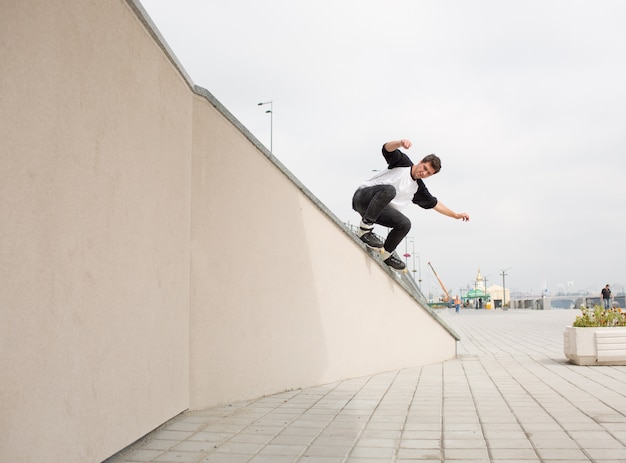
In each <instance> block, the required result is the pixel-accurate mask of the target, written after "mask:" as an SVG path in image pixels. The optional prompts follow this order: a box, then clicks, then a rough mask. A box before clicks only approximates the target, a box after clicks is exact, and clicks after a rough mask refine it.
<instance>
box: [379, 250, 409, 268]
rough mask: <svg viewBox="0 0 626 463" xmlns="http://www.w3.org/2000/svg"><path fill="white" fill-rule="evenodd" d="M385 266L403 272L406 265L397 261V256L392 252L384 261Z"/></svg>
mask: <svg viewBox="0 0 626 463" xmlns="http://www.w3.org/2000/svg"><path fill="white" fill-rule="evenodd" d="M384 262H385V264H387V265H388V266H389V267H391V268H393V269H395V270H404V269H405V268H406V265H404V262H402V261H401V260H400V259H398V255H397V254H396V253H395V252H392V253H391V255H390V256H389V257H387V258H386V259H385V260H384Z"/></svg>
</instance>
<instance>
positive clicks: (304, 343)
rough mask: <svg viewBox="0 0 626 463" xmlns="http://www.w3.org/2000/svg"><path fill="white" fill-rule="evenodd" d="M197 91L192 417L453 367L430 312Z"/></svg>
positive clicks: (451, 348) (450, 347) (449, 345)
mask: <svg viewBox="0 0 626 463" xmlns="http://www.w3.org/2000/svg"><path fill="white" fill-rule="evenodd" d="M200 93H201V94H200V95H199V96H197V97H196V99H195V104H194V130H193V132H194V144H193V145H194V155H193V169H192V178H193V187H192V196H193V201H192V254H191V267H192V272H191V280H192V282H191V284H192V287H191V288H192V289H191V373H190V374H191V381H190V384H191V403H190V406H191V408H202V407H207V406H212V405H216V404H221V403H227V402H230V401H236V400H243V399H247V398H250V397H257V396H259V395H264V394H269V393H272V392H277V391H282V390H286V389H292V388H298V387H304V386H311V385H314V384H324V383H328V382H332V381H335V380H339V379H345V378H349V377H355V376H359V375H365V374H370V373H372V372H379V371H386V370H391V369H396V368H403V367H406V366H410V365H416V364H425V363H432V362H437V361H441V360H445V359H449V358H451V357H453V356H454V355H455V340H454V338H453V337H452V335H451V334H450V333H449V332H448V331H447V330H446V329H445V328H444V327H443V326H442V325H441V324H440V323H439V322H438V321H437V320H436V319H435V318H434V317H433V316H432V314H431V313H430V312H428V311H427V310H425V309H424V308H422V307H420V306H419V305H418V304H417V303H416V301H415V299H414V298H413V297H412V296H411V295H409V294H408V293H407V292H406V291H405V290H404V289H403V288H402V287H400V286H399V285H398V284H397V283H396V282H395V281H394V279H395V277H394V276H393V275H389V274H388V273H387V272H385V270H384V269H383V268H381V266H380V265H378V263H377V262H376V261H374V260H373V259H372V258H371V257H370V256H369V255H368V253H367V252H365V251H364V250H363V248H362V247H361V246H360V245H359V244H357V243H356V242H355V240H354V239H352V238H351V236H350V235H348V234H347V233H346V232H345V230H344V229H343V227H342V226H341V225H340V224H338V223H337V221H336V219H334V217H332V216H331V215H330V213H329V212H328V211H325V210H323V206H321V205H319V204H317V203H316V201H315V200H314V198H310V197H309V194H308V192H307V191H306V190H305V189H304V188H303V187H302V186H301V185H299V184H298V181H297V179H294V178H292V177H291V176H290V174H289V173H288V172H286V171H285V170H284V169H283V168H282V166H281V165H280V163H278V161H276V160H275V159H273V158H272V157H271V155H270V154H269V153H265V155H261V153H259V150H258V148H257V147H256V146H254V145H252V144H250V143H249V142H247V140H246V139H245V138H244V133H242V131H240V130H238V128H237V127H235V126H233V124H231V123H230V122H229V121H228V120H227V119H225V118H224V115H223V114H222V113H221V112H220V111H218V110H217V109H216V108H215V107H214V106H213V105H212V104H211V100H210V98H211V97H210V95H208V94H206V92H205V95H202V93H203V92H202V91H200ZM207 98H209V99H207ZM346 200H349V198H347V199H346Z"/></svg>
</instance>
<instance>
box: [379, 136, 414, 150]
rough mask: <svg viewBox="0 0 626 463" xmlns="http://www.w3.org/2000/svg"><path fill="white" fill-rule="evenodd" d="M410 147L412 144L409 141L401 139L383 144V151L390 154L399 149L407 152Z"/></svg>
mask: <svg viewBox="0 0 626 463" xmlns="http://www.w3.org/2000/svg"><path fill="white" fill-rule="evenodd" d="M412 145H413V143H411V140H407V139H406V138H403V139H402V140H396V141H388V142H387V143H385V151H387V152H389V153H391V152H392V151H395V150H397V149H399V148H404V149H405V150H408V149H409V148H410V147H411V146H412Z"/></svg>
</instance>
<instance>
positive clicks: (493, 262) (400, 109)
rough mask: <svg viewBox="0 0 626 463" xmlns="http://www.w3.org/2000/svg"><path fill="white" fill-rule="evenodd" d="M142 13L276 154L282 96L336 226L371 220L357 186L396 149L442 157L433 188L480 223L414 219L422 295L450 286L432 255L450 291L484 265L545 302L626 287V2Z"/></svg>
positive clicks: (285, 137) (150, 4)
mask: <svg viewBox="0 0 626 463" xmlns="http://www.w3.org/2000/svg"><path fill="white" fill-rule="evenodd" d="M142 4H143V6H144V8H145V9H146V11H147V12H148V14H149V16H150V17H151V18H152V20H153V21H154V23H155V24H156V25H157V27H158V29H159V31H160V33H161V34H162V35H163V37H164V38H165V41H166V42H167V44H168V45H169V46H170V48H171V49H172V50H173V51H174V54H175V55H176V57H177V58H178V60H179V61H180V62H181V63H182V65H183V67H184V68H185V70H186V71H187V73H188V74H189V75H190V77H191V78H192V80H193V81H194V83H195V84H196V85H199V86H201V87H204V88H206V89H207V90H209V91H210V92H211V93H212V94H213V95H214V96H215V97H216V98H217V99H218V100H219V101H220V102H221V103H222V104H223V105H224V106H225V107H226V108H227V109H228V110H229V111H230V112H231V113H233V114H234V116H235V117H236V118H237V119H238V120H239V121H240V122H241V123H242V124H243V125H245V126H246V127H247V128H248V129H249V130H250V131H251V132H252V133H253V134H254V135H255V136H256V137H257V138H258V139H259V140H260V141H261V142H262V143H263V144H265V146H267V147H268V148H269V146H270V116H269V114H266V113H265V112H264V111H265V110H266V109H267V108H268V107H267V106H261V107H259V106H257V103H259V102H264V101H268V100H272V101H273V152H274V154H275V156H276V157H277V158H278V159H280V161H281V162H283V163H284V164H285V165H286V166H287V168H288V169H289V170H290V171H291V172H292V173H293V174H294V175H295V176H296V177H298V178H299V179H300V180H301V181H302V182H303V183H304V184H305V185H306V186H307V187H308V188H309V189H310V190H311V191H312V192H313V194H314V195H315V196H317V197H318V198H319V199H320V200H321V201H322V202H323V203H324V204H326V206H327V207H328V208H329V209H330V210H331V211H333V213H334V214H335V215H337V217H338V218H339V219H340V220H342V221H344V222H350V223H353V224H355V223H358V221H359V220H360V217H359V216H358V214H357V213H356V212H354V211H352V209H351V198H352V194H353V193H354V190H355V189H356V187H357V186H358V185H359V184H360V183H361V182H362V181H364V180H366V179H367V178H369V177H370V176H371V175H372V174H373V173H372V171H373V170H377V169H383V168H385V167H386V164H385V162H384V159H383V158H382V155H381V154H380V148H381V146H382V144H383V143H384V142H386V141H389V140H395V139H399V138H408V139H410V140H411V141H412V142H413V147H412V148H411V149H410V150H406V153H407V154H408V155H409V156H410V157H411V158H412V159H413V161H414V162H418V161H419V160H420V159H421V158H422V157H423V156H424V155H426V154H429V153H435V154H437V155H438V156H439V157H441V159H442V164H443V168H442V170H441V172H440V173H439V174H438V175H435V176H433V177H431V178H429V179H427V180H426V184H427V186H428V188H429V189H430V191H431V193H433V194H434V195H435V196H436V197H437V198H438V199H439V200H440V201H441V202H443V203H444V204H446V205H447V206H448V207H450V208H451V209H453V210H455V211H457V212H463V211H464V212H468V213H469V214H470V217H471V220H470V222H469V223H463V222H461V221H457V220H453V219H450V218H448V217H445V216H442V215H440V214H437V213H436V212H434V211H426V210H423V209H420V208H419V207H417V206H409V207H407V209H405V210H404V211H403V212H404V213H405V214H406V215H408V216H409V218H410V219H411V221H412V222H413V228H412V230H411V232H410V233H409V236H410V237H412V243H414V248H415V254H419V257H420V259H419V260H416V264H415V267H416V268H417V269H418V270H421V276H422V279H423V281H422V289H423V292H424V293H425V294H427V295H428V293H429V292H433V293H436V294H439V293H440V291H439V288H438V284H437V281H436V279H435V278H434V277H433V275H432V271H431V270H430V268H429V267H428V265H427V263H428V262H432V265H433V266H434V267H435V270H436V271H437V273H438V274H439V276H440V277H441V278H442V280H443V281H444V283H445V284H446V286H447V287H448V289H449V290H450V292H451V293H452V294H456V293H459V290H460V288H461V287H464V288H466V287H467V285H473V281H474V278H475V276H476V272H477V270H478V269H480V271H481V273H482V274H483V275H484V276H486V277H487V284H488V286H491V285H492V284H498V285H502V276H501V273H502V270H503V269H509V270H507V271H506V273H507V276H506V287H507V288H510V289H512V290H514V291H515V290H517V291H524V292H530V293H533V294H541V293H542V292H543V291H545V290H546V289H547V291H548V293H550V294H554V293H556V292H557V291H559V290H564V289H565V290H567V288H568V287H569V289H570V291H571V290H576V291H580V290H586V289H588V290H590V291H592V292H593V293H598V294H599V292H600V289H601V288H602V287H603V286H604V285H605V284H606V283H610V284H612V285H614V287H613V289H614V292H618V291H621V290H622V288H623V285H625V284H626V259H625V257H626V255H625V252H624V238H623V237H624V235H625V232H626V220H625V217H624V213H625V212H626V208H625V205H626V204H625V203H626V199H625V198H626V187H625V185H624V179H625V178H626V159H625V158H626V27H625V26H624V25H625V24H626V2H624V1H622V0H613V1H609V0H588V1H581V0H524V1H521V0H519V1H507V0H480V1H473V0H385V1H381V0H377V1H373V0H332V1H330V0H315V1H309V0H302V1H293V0H263V1H261V0H219V1H218V0H211V1H201V0H178V1H176V2H172V1H170V0H142ZM378 232H379V234H383V235H384V232H385V231H384V229H379V230H378ZM412 247H413V244H411V241H410V242H409V244H408V248H409V252H411V250H412V249H411V248H412ZM398 251H400V254H404V243H403V244H401V245H400V248H399V249H398ZM320 252H324V247H323V243H320ZM330 258H332V257H330ZM420 261H421V265H418V262H420ZM409 268H410V269H413V263H412V258H411V259H409ZM417 273H420V272H417ZM568 282H569V284H568Z"/></svg>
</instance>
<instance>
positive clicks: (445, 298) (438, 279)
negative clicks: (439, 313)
mask: <svg viewBox="0 0 626 463" xmlns="http://www.w3.org/2000/svg"><path fill="white" fill-rule="evenodd" d="M428 265H430V269H431V270H432V271H433V273H434V274H435V277H436V278H437V281H438V282H439V284H440V285H441V289H443V292H444V294H445V297H444V298H443V302H448V301H449V300H450V294H448V290H447V289H446V287H445V285H444V284H443V281H441V278H439V275H437V272H435V269H434V268H433V266H432V264H431V263H430V262H429V263H428Z"/></svg>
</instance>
